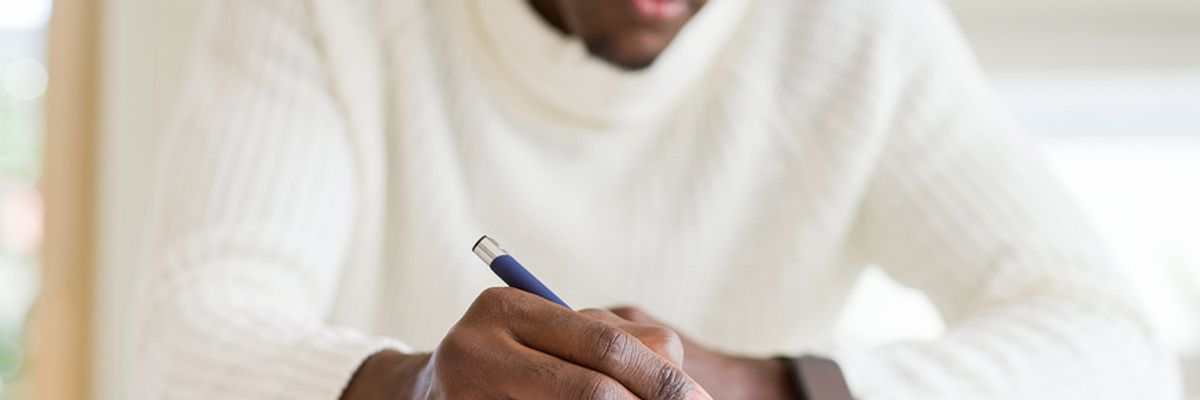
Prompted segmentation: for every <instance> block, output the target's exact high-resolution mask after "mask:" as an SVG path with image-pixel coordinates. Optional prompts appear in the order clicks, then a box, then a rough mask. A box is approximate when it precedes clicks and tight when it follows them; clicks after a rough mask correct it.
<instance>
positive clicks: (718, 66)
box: [139, 0, 1179, 400]
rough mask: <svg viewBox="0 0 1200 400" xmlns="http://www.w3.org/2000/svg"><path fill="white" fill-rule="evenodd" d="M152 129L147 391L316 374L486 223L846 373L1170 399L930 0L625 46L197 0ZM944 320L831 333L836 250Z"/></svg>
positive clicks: (508, 4) (1070, 216)
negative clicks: (890, 336) (181, 65)
mask: <svg viewBox="0 0 1200 400" xmlns="http://www.w3.org/2000/svg"><path fill="white" fill-rule="evenodd" d="M210 3H211V5H210V7H209V11H208V13H207V14H206V17H205V20H204V21H205V22H204V23H203V24H202V25H203V27H204V28H203V31H202V39H201V40H200V41H199V42H198V43H197V47H196V50H195V56H194V58H193V62H192V64H191V66H192V73H191V75H190V76H191V78H190V84H189V85H188V86H187V89H186V90H185V92H184V95H183V98H182V104H181V106H180V107H179V113H178V115H177V117H176V118H175V121H176V123H175V124H174V127H173V128H172V130H171V132H170V133H169V135H168V136H167V138H166V140H164V143H165V144H164V145H163V146H164V147H163V148H162V161H161V163H160V165H159V170H160V172H161V178H160V179H159V180H158V183H157V186H156V187H157V198H156V204H157V206H156V209H155V210H154V211H153V217H152V221H153V222H152V225H153V226H152V230H151V231H152V232H153V235H152V239H151V240H150V241H149V245H148V247H147V258H146V259H147V260H148V263H149V264H148V268H149V273H148V274H147V277H146V279H147V285H145V287H146V290H145V292H144V293H143V296H144V301H143V302H142V303H143V304H144V307H143V309H142V312H141V318H140V319H141V321H142V328H141V329H140V338H139V343H140V348H141V351H140V364H139V365H140V368H142V370H141V371H140V373H141V375H140V376H142V377H143V379H144V381H143V382H144V388H145V390H146V391H147V393H148V394H149V395H150V396H151V397H154V398H181V399H191V398H195V399H213V398H244V399H250V398H254V399H261V398H280V399H334V398H337V397H338V395H339V394H340V392H341V391H342V389H343V388H344V387H345V385H346V383H347V382H348V380H349V378H350V376H351V374H352V373H353V372H354V371H355V369H356V368H357V367H358V366H359V364H360V363H361V362H362V361H363V360H364V359H365V358H366V357H368V356H369V355H371V354H372V353H374V352H377V351H379V350H381V349H385V348H395V349H400V350H402V351H429V350H432V349H433V348H434V347H435V346H436V345H437V343H438V342H439V340H440V338H441V337H442V336H443V335H444V334H445V332H446V331H447V330H448V329H449V328H450V326H451V325H452V324H453V323H454V322H455V321H456V320H457V319H458V318H459V317H460V316H461V315H462V313H463V312H464V311H465V309H466V308H467V306H468V305H469V304H470V302H471V301H472V300H473V299H474V298H475V296H476V295H477V294H478V293H479V292H480V291H481V290H483V289H484V288H486V287H489V286H497V285H499V284H500V282H499V281H498V280H497V279H496V278H495V277H494V276H493V275H492V274H491V273H490V272H489V271H488V270H487V268H486V267H484V266H483V265H481V264H480V263H479V260H477V259H475V258H474V255H473V254H471V252H470V251H469V246H470V245H471V244H472V243H473V241H474V240H475V239H476V238H477V237H478V236H479V235H481V234H484V233H487V234H489V235H492V236H494V237H497V238H499V239H500V240H501V241H502V242H503V243H504V244H505V245H506V246H507V247H508V248H509V250H510V251H512V252H513V253H514V254H515V255H516V256H517V257H518V258H520V259H521V260H522V262H523V263H525V264H526V265H527V266H529V267H530V268H531V269H532V270H533V271H534V272H535V273H536V274H537V275H539V277H540V278H542V280H543V281H545V282H546V283H547V285H548V286H550V287H552V288H554V290H555V291H556V292H557V293H558V294H559V295H561V296H563V298H564V299H566V300H567V301H568V302H570V303H571V304H573V305H575V306H579V307H604V306H611V305H618V304H626V305H636V306H640V307H642V308H644V309H646V310H648V311H649V312H650V313H651V314H653V315H656V316H658V317H660V318H662V319H664V320H665V321H667V322H669V323H670V324H671V325H672V326H673V327H675V328H677V329H678V330H679V331H680V332H682V333H683V334H686V335H690V336H692V337H695V338H696V339H697V340H698V341H700V342H701V343H703V344H705V345H708V346H712V347H714V348H716V349H719V350H722V351H727V352H733V353H738V354H749V355H762V356H769V355H777V354H802V353H817V354H823V355H827V356H830V357H833V358H835V359H836V360H837V361H838V362H839V363H840V364H841V366H842V368H843V370H844V371H845V374H846V376H847V379H848V381H849V384H850V386H851V389H852V391H853V393H854V394H855V396H856V397H858V398H861V399H868V400H870V399H942V398H944V399H973V398H997V399H1017V398H1020V399H1039V398H1045V399H1068V398H1088V399H1094V398H1114V399H1132V398H1144V399H1150V398H1154V399H1170V398H1174V397H1177V396H1179V394H1178V393H1177V388H1176V387H1175V386H1174V385H1175V384H1176V383H1175V382H1176V381H1175V379H1176V378H1175V372H1174V369H1173V368H1174V367H1173V365H1172V364H1171V362H1170V361H1169V358H1168V357H1167V356H1166V354H1165V352H1164V351H1162V349H1160V348H1159V347H1157V345H1156V344H1155V343H1154V341H1153V340H1152V335H1151V334H1150V333H1149V332H1148V328H1147V325H1146V323H1145V321H1143V319H1142V318H1141V315H1140V314H1139V311H1138V308H1137V306H1136V304H1135V302H1134V301H1133V299H1132V296H1131V294H1130V293H1129V291H1128V290H1127V288H1126V287H1125V285H1124V284H1123V282H1122V281H1121V279H1120V277H1119V276H1118V275H1117V272H1116V270H1115V269H1114V267H1113V266H1112V265H1111V264H1110V259H1109V257H1108V256H1107V255H1106V254H1105V252H1104V250H1103V249H1102V248H1101V246H1100V245H1098V244H1097V240H1096V239H1095V238H1094V237H1093V235H1092V233H1091V232H1090V231H1089V229H1088V228H1087V227H1086V224H1085V223H1084V222H1083V221H1082V220H1081V218H1080V216H1079V213H1078V212H1077V210H1075V208H1074V207H1073V205H1072V204H1071V202H1070V201H1069V200H1068V199H1067V198H1066V196H1064V194H1063V191H1062V189H1061V188H1060V187H1059V186H1058V185H1057V184H1056V183H1055V182H1053V180H1052V179H1051V177H1050V175H1049V173H1048V172H1047V169H1046V167H1045V165H1044V163H1043V162H1042V160H1041V159H1040V158H1039V156H1038V155H1037V154H1035V153H1034V152H1033V151H1032V146H1031V144H1030V142H1029V140H1028V139H1027V138H1026V137H1024V136H1023V135H1022V134H1021V132H1020V130H1019V129H1018V128H1017V127H1016V126H1014V124H1013V123H1012V122H1011V121H1010V118H1009V117H1008V116H1007V115H1006V114H1005V113H1004V112H1003V111H1002V110H1001V109H1000V107H998V106H997V104H996V102H995V101H994V99H993V98H992V96H991V95H990V93H989V90H988V88H987V86H986V83H985V81H984V80H983V79H982V78H981V76H980V74H979V71H978V68H977V67H976V66H975V65H974V64H973V61H972V59H971V56H970V54H969V52H968V50H967V49H966V48H965V46H964V44H963V42H962V39H961V34H960V33H959V32H958V31H957V28H956V27H955V26H954V24H953V22H952V21H951V18H950V17H949V16H948V15H947V13H946V11H945V10H944V9H943V8H942V7H941V6H940V5H937V4H935V3H934V2H932V1H931V0H805V1H783V0H778V1H772V0H712V1H711V2H710V3H709V4H708V5H707V6H705V8H704V9H702V11H701V12H700V14H698V15H697V16H696V18H695V19H694V20H693V21H692V22H690V23H689V25H688V26H687V27H686V28H685V29H684V31H683V32H681V34H680V35H679V36H678V37H677V38H676V40H675V41H674V42H673V43H672V44H671V46H670V47H669V49H668V50H667V51H666V53H664V54H663V55H662V56H661V57H660V58H659V60H657V61H656V62H655V64H654V65H653V66H652V67H651V68H650V69H649V70H645V71H641V72H625V71H621V70H618V69H615V68H613V67H611V66H609V65H607V64H604V63H603V62H601V61H597V60H595V59H593V58H591V57H589V56H588V55H587V54H586V52H585V51H584V48H583V46H582V45H581V44H580V43H578V41H577V40H576V39H573V38H570V37H563V36H561V35H560V34H558V33H557V32H556V31H554V30H553V28H551V27H549V26H548V25H546V24H545V23H543V22H541V20H539V19H538V17H537V16H536V14H535V13H534V12H533V11H532V10H531V9H530V8H529V6H528V5H527V4H526V2H525V1H522V0H216V1H212V2H210ZM867 265H878V266H880V267H881V268H882V269H883V270H884V271H886V272H887V273H888V274H889V275H890V276H891V277H892V278H894V279H895V280H897V281H898V282H900V283H902V284H904V285H907V286H910V287H912V288H916V289H919V290H921V291H922V292H924V293H925V294H926V295H928V297H929V298H930V299H931V301H932V303H933V304H934V305H935V306H936V307H937V309H938V311H939V312H940V313H941V315H942V317H943V318H944V319H945V321H946V324H947V332H946V333H945V335H944V337H942V338H940V339H938V340H936V341H931V342H902V343H895V344H891V345H887V346H884V347H881V348H837V347H835V346H831V345H830V344H831V343H832V342H833V339H836V338H834V337H832V332H831V331H832V328H833V326H834V325H835V323H836V322H837V318H838V316H839V313H840V312H841V309H842V306H843V303H844V300H845V298H846V296H847V293H848V291H849V289H850V288H851V287H852V285H853V284H854V283H855V281H856V279H857V277H858V276H859V274H860V272H861V271H862V270H863V268H864V267H865V266H867Z"/></svg>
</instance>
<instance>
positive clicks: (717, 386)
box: [612, 307, 798, 400]
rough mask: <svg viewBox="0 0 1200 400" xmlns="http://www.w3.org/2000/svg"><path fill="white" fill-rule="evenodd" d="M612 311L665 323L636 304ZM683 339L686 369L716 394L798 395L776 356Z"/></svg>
mask: <svg viewBox="0 0 1200 400" xmlns="http://www.w3.org/2000/svg"><path fill="white" fill-rule="evenodd" d="M612 312H613V313H614V314H616V315H618V316H620V317H621V318H624V319H626V320H628V321H630V322H633V323H637V324H642V325H643V326H665V325H664V324H663V323H661V322H658V321H657V320H655V319H654V318H653V317H651V316H650V315H649V314H647V313H645V312H643V311H642V310H639V309H637V308H632V307H620V308H615V309H613V310H612ZM680 340H682V342H683V353H684V354H686V355H687V357H686V358H684V361H683V369H684V371H685V372H687V374H688V375H689V376H691V377H692V378H693V379H695V380H696V382H698V383H699V384H700V385H701V386H703V387H705V388H706V389H707V390H708V391H709V393H711V394H712V395H713V397H714V398H717V399H722V400H727V399H728V400H739V399H757V400H772V399H796V398H798V397H797V394H796V393H794V391H795V389H794V388H793V387H792V386H791V385H792V384H791V380H790V378H789V377H788V375H787V374H788V371H787V366H786V365H785V364H784V362H783V361H780V360H775V359H757V358H749V357H737V356H731V355H727V354H722V353H719V352H715V351H712V350H709V349H706V348H704V347H701V346H700V345H699V344H697V343H696V342H694V341H692V340H689V339H688V338H686V337H680Z"/></svg>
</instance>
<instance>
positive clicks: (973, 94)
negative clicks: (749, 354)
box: [835, 1, 1180, 400]
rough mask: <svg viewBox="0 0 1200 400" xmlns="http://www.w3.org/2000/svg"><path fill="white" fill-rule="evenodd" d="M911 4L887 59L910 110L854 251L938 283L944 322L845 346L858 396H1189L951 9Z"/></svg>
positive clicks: (933, 293)
mask: <svg viewBox="0 0 1200 400" xmlns="http://www.w3.org/2000/svg"><path fill="white" fill-rule="evenodd" d="M901 3H903V5H902V7H901V8H904V10H903V11H902V12H898V13H897V14H893V15H891V16H889V17H888V18H898V19H901V20H904V21H899V22H893V24H897V25H899V26H898V27H896V28H895V29H892V30H891V31H890V32H888V35H889V37H888V38H886V39H885V40H886V41H887V43H888V44H887V45H886V46H884V47H888V48H889V49H890V50H888V51H887V52H886V53H889V54H890V55H891V58H887V57H885V58H883V60H885V62H887V63H889V65H890V66H892V67H896V68H895V69H894V70H897V71H901V72H898V73H897V75H896V76H902V77H903V78H900V79H895V82H893V83H891V85H892V86H894V87H895V88H896V90H894V93H896V99H895V103H896V104H899V106H897V107H896V108H895V109H894V110H893V112H892V113H891V117H890V121H891V124H890V126H889V127H888V131H889V133H888V134H887V138H886V144H885V145H883V146H882V150H881V151H880V156H879V157H880V158H879V160H878V164H877V165H876V170H875V173H874V175H873V177H872V180H871V182H870V184H869V187H868V189H867V192H866V194H865V198H864V201H863V204H862V208H861V210H860V214H859V219H858V222H857V225H856V227H855V229H854V232H853V233H852V235H851V238H852V240H851V241H850V244H849V246H850V250H848V254H853V255H854V257H855V258H856V259H857V261H860V262H867V263H875V264H878V265H880V266H881V268H883V270H884V271H886V272H887V273H888V274H889V275H890V276H891V277H893V278H894V279H896V280H897V281H899V282H900V283H902V284H904V285H907V286H910V287H913V288H916V289H919V290H921V291H923V292H924V293H925V294H927V295H928V297H929V298H930V299H931V301H932V302H933V304H934V305H935V306H936V307H937V309H938V310H939V311H940V313H941V314H942V316H943V318H944V319H945V321H946V324H947V331H946V333H945V334H944V336H943V337H941V338H939V339H938V340H936V341H932V342H902V343H895V344H891V345H886V346H883V347H881V348H874V349H867V350H852V351H845V352H842V353H840V354H837V355H836V356H835V358H836V359H837V360H838V361H839V363H840V364H841V366H842V368H843V370H844V371H845V374H846V376H847V381H848V383H849V384H850V386H851V389H852V391H853V392H854V394H855V397H857V398H860V399H867V400H876V399H983V398H997V399H1075V398H1087V399H1098V398H1103V399H1110V398H1111V399H1134V398H1143V399H1150V398H1153V399H1172V398H1178V397H1179V396H1180V394H1179V393H1178V390H1179V389H1178V382H1177V377H1176V371H1175V368H1176V367H1175V366H1174V364H1173V361H1172V360H1171V359H1170V357H1169V356H1168V355H1167V353H1166V352H1165V351H1164V350H1163V349H1161V348H1160V347H1159V346H1158V345H1156V343H1155V341H1154V339H1153V335H1152V334H1151V333H1150V332H1149V328H1148V326H1147V324H1146V322H1145V321H1144V320H1143V318H1142V315H1141V314H1140V313H1139V310H1138V307H1137V305H1136V304H1135V303H1136V302H1135V301H1134V299H1133V296H1132V294H1131V293H1130V291H1129V290H1128V289H1127V288H1126V287H1125V285H1124V284H1123V283H1122V281H1121V278H1120V277H1119V276H1118V271H1117V270H1116V269H1115V268H1114V266H1113V265H1112V263H1111V260H1110V258H1109V256H1108V255H1107V254H1105V250H1104V249H1103V246H1101V245H1100V243H1099V241H1098V240H1097V238H1096V237H1094V236H1093V234H1092V233H1091V232H1090V231H1089V228H1088V227H1087V224H1086V222H1085V221H1084V220H1083V218H1082V217H1081V215H1080V213H1079V212H1078V210H1077V209H1076V207H1075V205H1074V204H1073V203H1072V202H1071V201H1070V200H1069V199H1068V196H1066V195H1065V193H1064V190H1063V189H1062V188H1061V187H1060V186H1059V185H1058V184H1057V183H1056V182H1054V181H1053V179H1052V178H1051V174H1050V172H1049V171H1048V168H1047V167H1046V165H1045V163H1044V162H1043V160H1041V159H1040V158H1039V156H1038V155H1037V154H1036V153H1035V152H1034V151H1033V148H1034V146H1033V144H1032V143H1031V142H1030V141H1029V140H1028V139H1027V138H1026V137H1024V136H1022V134H1021V132H1020V130H1019V129H1017V128H1016V127H1015V126H1014V124H1013V123H1011V121H1010V119H1009V117H1008V116H1006V115H1005V114H1004V113H1003V112H1002V111H1001V107H999V106H997V104H996V102H995V101H994V99H993V98H992V95H991V94H990V93H989V89H988V88H987V85H986V84H985V81H984V79H983V78H982V77H981V76H980V74H979V72H978V67H977V66H975V65H974V64H973V62H972V57H971V55H970V54H969V52H968V51H967V50H966V46H965V45H964V44H963V43H961V34H960V33H959V32H958V31H957V29H956V28H955V27H954V24H953V22H952V19H951V18H950V17H949V15H947V13H946V12H945V10H943V9H942V8H939V7H938V6H935V5H934V4H932V2H928V1H905V2H901ZM893 26H896V25H893Z"/></svg>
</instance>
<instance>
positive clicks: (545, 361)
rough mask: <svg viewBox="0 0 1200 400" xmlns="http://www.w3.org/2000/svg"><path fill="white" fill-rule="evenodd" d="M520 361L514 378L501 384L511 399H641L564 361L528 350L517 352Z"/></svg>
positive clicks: (610, 380)
mask: <svg viewBox="0 0 1200 400" xmlns="http://www.w3.org/2000/svg"><path fill="white" fill-rule="evenodd" d="M517 351H518V353H519V354H517V355H516V356H515V357H513V359H515V360H520V361H519V362H518V365H517V366H516V367H515V368H512V370H513V373H515V374H516V375H517V376H516V377H514V378H513V379H505V380H503V381H502V382H500V383H499V385H501V386H502V388H503V391H504V393H505V394H507V395H508V396H507V397H509V398H516V399H571V400H573V399H579V400H591V399H628V400H636V399H637V398H638V397H637V395H635V394H634V393H633V392H630V391H629V389H626V388H625V386H624V385H621V383H620V382H617V381H616V380H614V379H612V378H610V377H608V376H606V375H604V374H601V373H599V372H596V371H593V370H590V369H587V368H584V367H581V366H578V365H575V364H572V363H570V362H567V361H563V360H562V359H560V358H558V357H554V356H551V355H549V354H546V353H542V352H540V351H538V350H535V349H531V348H528V347H521V348H520V349H518V350H517Z"/></svg>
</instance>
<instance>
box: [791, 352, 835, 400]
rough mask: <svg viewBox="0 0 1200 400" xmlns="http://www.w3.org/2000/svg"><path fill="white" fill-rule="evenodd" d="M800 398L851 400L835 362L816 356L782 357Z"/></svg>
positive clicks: (803, 399)
mask: <svg viewBox="0 0 1200 400" xmlns="http://www.w3.org/2000/svg"><path fill="white" fill-rule="evenodd" d="M783 360H784V361H785V362H786V363H787V365H788V376H789V377H791V380H792V387H793V388H794V389H795V391H796V394H797V395H799V399H800V400H852V397H850V388H849V387H847V386H846V378H845V377H844V376H842V369H841V368H839V367H838V365H837V363H836V362H834V361H833V360H830V359H828V358H822V357H816V356H801V357H795V358H791V357H783Z"/></svg>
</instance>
